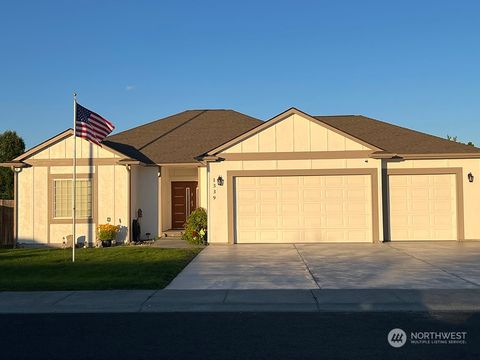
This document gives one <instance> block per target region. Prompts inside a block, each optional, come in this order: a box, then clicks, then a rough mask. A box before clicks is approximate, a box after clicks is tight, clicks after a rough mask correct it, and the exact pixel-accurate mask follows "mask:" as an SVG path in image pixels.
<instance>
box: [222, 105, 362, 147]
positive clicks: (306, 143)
mask: <svg viewBox="0 0 480 360" xmlns="http://www.w3.org/2000/svg"><path fill="white" fill-rule="evenodd" d="M350 150H368V148H367V147H365V146H364V145H362V144H360V143H359V142H356V141H353V140H351V139H349V138H347V137H345V136H342V135H340V134H338V133H337V132H335V131H332V130H329V129H327V128H326V127H324V126H320V125H318V124H317V123H316V122H314V121H312V120H310V119H307V118H306V117H304V116H302V115H299V114H293V115H291V116H289V117H288V118H286V119H284V120H282V121H280V122H278V123H276V124H275V125H272V126H270V127H268V128H267V129H265V130H263V131H261V132H260V133H258V134H256V135H253V136H251V137H249V138H248V139H246V140H244V141H242V142H240V143H238V144H237V145H234V146H232V147H230V148H229V149H228V150H225V151H224V153H227V154H232V153H258V152H304V151H350Z"/></svg>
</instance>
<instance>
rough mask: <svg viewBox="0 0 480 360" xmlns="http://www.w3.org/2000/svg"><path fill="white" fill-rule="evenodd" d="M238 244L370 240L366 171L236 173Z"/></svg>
mask: <svg viewBox="0 0 480 360" xmlns="http://www.w3.org/2000/svg"><path fill="white" fill-rule="evenodd" d="M235 212H236V217H235V219H236V221H235V228H236V234H235V235H236V242H237V243H295V242H298V243H303V242H322V241H323V242H372V200H371V182H370V175H348V176H347V175H345V176H277V177H274V176H272V177H237V178H236V181H235Z"/></svg>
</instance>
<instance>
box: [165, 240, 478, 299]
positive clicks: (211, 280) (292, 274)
mask: <svg viewBox="0 0 480 360" xmlns="http://www.w3.org/2000/svg"><path fill="white" fill-rule="evenodd" d="M167 289H170V290H174V289H175V290H181V289H183V290H193V289H217V290H218V289H225V290H226V289H263V290H265V289H480V242H473V241H472V242H456V241H455V242H454V241H444V242H414V243H412V242H410V243H409V242H395V243H393V242H392V243H381V244H358V243H357V244H352V243H350V244H318V243H317V244H273V245H226V246H222V245H210V246H208V247H207V248H206V249H204V250H203V251H202V252H201V253H200V254H199V255H198V256H197V257H196V258H195V259H194V260H193V261H192V262H191V263H190V264H189V265H188V266H187V267H186V268H185V269H184V270H183V271H182V272H181V273H180V274H179V275H178V276H177V277H176V278H175V279H174V280H173V281H172V283H170V285H169V286H168V287H167Z"/></svg>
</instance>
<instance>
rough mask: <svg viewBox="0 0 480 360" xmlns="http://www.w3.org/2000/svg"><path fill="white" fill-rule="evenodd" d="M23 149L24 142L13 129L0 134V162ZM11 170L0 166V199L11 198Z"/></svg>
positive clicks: (13, 156) (14, 155) (16, 154)
mask: <svg viewBox="0 0 480 360" xmlns="http://www.w3.org/2000/svg"><path fill="white" fill-rule="evenodd" d="M24 151H25V142H24V141H23V139H22V138H21V137H20V136H18V135H17V133H16V132H15V131H9V130H8V131H5V132H4V133H1V134H0V163H2V162H7V161H11V160H13V159H15V158H16V157H17V156H19V155H21V154H23V152H24ZM13 196H14V194H13V171H12V170H11V169H8V168H2V167H0V199H13Z"/></svg>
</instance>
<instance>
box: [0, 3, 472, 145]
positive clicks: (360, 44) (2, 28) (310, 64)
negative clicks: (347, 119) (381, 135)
mask: <svg viewBox="0 0 480 360" xmlns="http://www.w3.org/2000/svg"><path fill="white" fill-rule="evenodd" d="M479 17H480V2H478V1H453V0H452V1H441V0H436V1H427V0H424V1H418V0H417V1H404V0H403V1H385V0H383V1H368V0H363V1H341V0H340V1H302V0H297V1H281V0H277V1H260V0H257V1H248V0H241V1H225V0H224V1H153V0H152V1H141V0H135V1H118V0H117V1H107V0H102V1H98V0H97V1H84V0H76V1H67V0H63V1H48V0H43V1H31V2H28V1H21V0H19V1H5V0H0V33H1V34H2V35H1V36H0V45H1V47H0V48H1V49H2V51H1V56H0V132H2V131H4V130H6V129H13V130H16V131H17V132H18V133H19V134H20V135H21V136H23V137H24V139H25V140H26V143H27V146H28V147H30V146H33V145H35V144H37V143H39V142H41V141H43V140H45V139H47V138H49V137H51V136H53V135H55V134H57V133H58V132H60V131H63V130H64V129H66V128H68V127H70V126H71V122H72V97H71V96H72V92H73V91H74V90H75V91H76V92H78V96H79V102H80V103H81V104H82V105H84V106H87V107H89V108H90V109H92V110H94V111H96V112H98V113H100V114H102V115H103V116H105V117H106V118H108V119H109V120H111V121H112V122H114V123H115V124H116V126H117V129H118V130H125V129H127V128H131V127H133V126H136V125H139V124H143V123H145V122H148V121H151V120H154V119H158V118H161V117H164V116H167V115H169V114H173V113H176V112H180V111H183V110H186V109H204V108H231V109H235V110H237V111H240V112H244V113H246V114H249V115H252V116H255V117H258V118H261V119H268V118H270V117H272V116H274V115H276V114H278V113H280V112H282V111H284V110H285V109H286V108H289V107H291V106H295V107H297V108H299V109H301V110H303V111H305V112H307V113H310V114H312V115H324V114H325V115H326V114H363V115H367V116H370V117H374V118H378V119H381V120H385V121H388V122H392V123H396V124H399V125H402V126H406V127H411V128H414V129H417V130H420V131H425V132H430V133H433V134H435V135H439V136H442V137H445V136H446V135H447V134H451V135H457V136H458V137H459V139H460V140H463V141H468V140H471V141H474V142H475V143H476V144H477V145H480V116H479V114H480V91H479V90H480V68H479V64H480V41H479V39H480V19H479Z"/></svg>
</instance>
